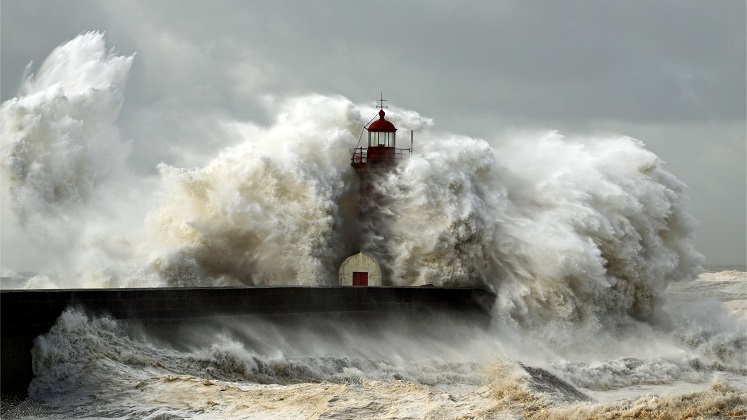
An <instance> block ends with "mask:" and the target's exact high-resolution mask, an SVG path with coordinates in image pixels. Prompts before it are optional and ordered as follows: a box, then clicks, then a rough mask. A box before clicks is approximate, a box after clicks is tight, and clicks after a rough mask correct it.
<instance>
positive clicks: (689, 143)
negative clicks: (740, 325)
mask: <svg viewBox="0 0 747 420" xmlns="http://www.w3.org/2000/svg"><path fill="white" fill-rule="evenodd" d="M746 14H747V12H746V11H745V1H743V0H736V1H727V0H724V1H681V0H676V1H655V2H652V1H624V2H623V1H619V2H600V1H562V2H561V1H552V2H551V1H547V2H545V1H538V2H524V1H485V2H466V1H459V2H457V1H450V2H444V1H441V2H437V1H409V2H394V1H390V2H363V1H358V2H354V1H243V0H242V1H209V2H208V1H89V0H66V1H34V0H10V1H9V0H3V1H2V3H0V19H1V21H0V31H1V32H0V36H1V38H0V41H1V45H0V53H1V62H0V64H1V69H0V70H1V73H0V76H1V77H0V82H1V85H0V89H2V90H1V91H0V94H1V96H2V100H3V101H5V100H7V99H9V98H12V97H14V96H15V95H16V93H17V89H18V86H19V84H20V81H21V78H22V75H23V72H24V69H25V67H26V66H27V64H28V63H29V62H31V61H33V62H34V64H35V65H36V66H38V65H39V64H40V63H41V62H42V61H43V60H44V58H45V57H46V56H47V55H48V54H49V53H50V52H51V51H52V49H54V48H55V47H56V46H58V45H60V44H62V43H64V42H65V41H68V40H70V39H72V38H74V37H75V36H76V35H78V34H79V33H81V32H84V31H90V30H95V31H104V32H105V34H106V42H107V45H108V46H110V47H112V48H113V49H115V50H116V51H118V52H119V53H120V54H123V55H130V54H133V53H136V57H135V62H134V65H133V68H132V72H131V76H130V79H129V82H128V85H127V90H126V93H125V98H126V99H125V107H124V109H123V111H122V113H121V115H120V127H121V129H122V133H123V137H124V138H125V139H128V140H132V142H133V154H132V156H131V159H130V160H131V163H132V165H133V166H134V167H135V168H136V169H137V170H139V171H141V172H143V173H149V172H150V173H154V172H155V167H156V164H157V163H159V162H161V161H167V162H170V163H172V164H177V165H178V164H184V165H188V164H190V163H191V162H194V161H195V159H197V158H195V157H194V156H192V157H190V156H174V155H173V153H172V152H173V150H174V148H173V147H171V145H173V144H177V143H180V142H185V141H191V140H189V139H196V138H199V139H201V140H200V141H199V142H195V144H194V145H191V146H192V147H191V148H189V150H192V151H193V153H195V155H198V156H202V155H205V156H211V155H215V154H216V153H217V151H218V150H219V149H220V148H221V147H223V146H224V145H223V144H219V143H217V142H219V141H220V140H219V139H217V138H216V137H215V136H213V137H211V136H210V130H211V127H212V126H211V124H210V120H211V119H214V118H216V117H223V116H228V117H231V118H235V119H239V120H242V121H256V122H258V123H260V124H264V123H268V122H269V119H270V118H273V116H272V114H271V112H270V111H268V107H267V103H268V102H272V101H273V100H275V99H278V98H284V97H288V96H293V95H305V94H310V93H321V94H326V95H342V96H345V97H347V98H349V99H350V100H352V101H353V102H356V103H371V104H373V100H374V99H375V98H377V97H378V95H379V92H382V91H383V92H384V95H385V96H386V97H387V98H388V99H390V101H391V103H392V104H395V105H397V106H399V107H404V108H408V109H412V110H415V111H417V112H418V113H420V114H421V115H423V116H426V117H430V118H432V119H433V120H434V121H435V124H436V128H438V129H440V130H444V131H450V132H455V133H459V134H465V135H469V136H473V137H479V138H484V139H486V140H488V141H489V142H491V143H495V142H499V141H501V139H502V138H505V136H507V135H510V133H511V132H512V131H514V130H544V129H556V130H559V131H561V132H563V133H566V134H568V135H575V134H592V133H620V134H625V135H629V136H631V137H635V138H638V139H640V140H642V141H643V142H644V143H645V144H646V145H647V147H648V148H649V149H650V150H652V151H654V152H655V153H657V154H658V155H659V156H660V157H661V158H662V159H663V160H664V161H665V162H667V164H666V166H665V167H666V168H667V169H668V170H669V171H671V172H672V173H674V174H675V175H676V176H677V177H678V178H680V179H681V180H682V181H684V182H685V183H686V184H687V185H688V186H689V188H690V197H691V211H692V213H693V214H694V215H695V217H696V218H697V219H698V220H699V221H700V222H701V223H702V225H701V227H700V229H699V231H698V232H699V234H698V236H699V237H698V239H697V242H696V246H697V248H698V249H699V250H700V251H701V252H702V253H704V254H705V255H706V258H707V263H708V264H745V259H747V257H746V256H745V255H746V252H747V251H746V245H745V243H746V242H747V239H746V238H747V226H746V224H747V210H746V208H747V204H746V203H747V169H746V168H747V164H746V159H747V150H746V149H747V146H746V143H747V141H746V135H745V131H746V127H745V115H746V114H747V109H746V108H747V107H746V105H745V101H746V99H745V98H746V95H747V89H746V87H745V85H746V83H745V79H746V76H745V75H746V74H747V70H746V68H745V67H746V64H745V63H746V62H747V58H746V52H745V51H746V47H745V44H746V42H747V41H746V39H747V32H746V30H745V28H746V24H745V21H746V17H745V16H746ZM186 133H189V134H190V135H186ZM194 133H200V134H201V135H200V136H195V135H194ZM156 139H157V141H156ZM180 150H186V149H185V148H180Z"/></svg>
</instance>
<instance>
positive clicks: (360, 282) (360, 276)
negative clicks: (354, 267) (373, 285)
mask: <svg viewBox="0 0 747 420" xmlns="http://www.w3.org/2000/svg"><path fill="white" fill-rule="evenodd" d="M353 286H368V273H367V272H363V273H361V272H360V271H354V272H353Z"/></svg>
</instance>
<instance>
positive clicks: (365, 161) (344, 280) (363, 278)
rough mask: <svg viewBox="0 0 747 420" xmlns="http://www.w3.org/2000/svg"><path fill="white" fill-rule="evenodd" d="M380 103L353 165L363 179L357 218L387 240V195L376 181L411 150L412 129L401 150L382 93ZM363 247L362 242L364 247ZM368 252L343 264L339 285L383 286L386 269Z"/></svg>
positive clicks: (355, 151) (369, 231)
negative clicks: (383, 210) (384, 209)
mask: <svg viewBox="0 0 747 420" xmlns="http://www.w3.org/2000/svg"><path fill="white" fill-rule="evenodd" d="M378 102H379V105H378V106H377V108H379V112H378V115H376V116H374V118H373V119H372V121H373V122H371V123H370V124H368V126H366V127H365V131H366V133H367V136H366V141H367V144H366V145H365V146H360V143H359V145H358V146H359V147H356V148H354V149H353V151H352V157H351V159H350V161H351V162H350V165H351V166H352V167H353V169H354V170H355V172H356V173H357V174H358V179H359V180H360V189H359V200H358V202H359V204H358V221H359V223H360V225H361V226H362V227H363V234H366V235H370V236H372V237H378V238H383V239H384V240H386V237H387V236H388V235H387V229H386V228H387V226H386V223H385V222H384V221H383V218H382V217H381V214H380V213H381V208H382V207H383V205H384V204H383V201H384V197H382V196H381V194H380V193H379V192H378V191H377V188H376V183H377V182H378V181H379V180H380V178H381V177H382V176H384V175H386V174H387V173H389V172H391V171H392V170H394V168H395V167H396V165H397V164H398V163H399V162H400V161H401V160H402V159H403V158H405V157H407V156H409V155H410V154H411V153H412V131H410V148H409V149H403V148H399V149H398V148H397V127H395V126H394V124H392V122H391V121H389V120H387V119H386V112H385V111H384V109H385V108H387V107H386V106H384V102H386V100H385V99H384V97H383V95H382V96H381V99H379V101H378ZM377 117H378V118H377ZM368 246H372V245H370V244H369V245H368ZM364 247H365V245H362V244H361V248H364ZM366 251H367V250H361V251H360V252H358V253H356V254H354V255H351V256H350V257H348V258H347V259H346V260H345V261H344V262H343V263H342V265H341V266H340V271H339V280H340V285H342V286H381V285H382V284H383V283H385V281H386V280H385V279H384V277H385V276H386V270H383V271H382V269H381V266H380V264H379V262H378V261H377V260H376V258H374V257H373V256H372V255H371V254H370V253H368V252H366ZM368 251H370V250H368ZM379 254H381V251H379Z"/></svg>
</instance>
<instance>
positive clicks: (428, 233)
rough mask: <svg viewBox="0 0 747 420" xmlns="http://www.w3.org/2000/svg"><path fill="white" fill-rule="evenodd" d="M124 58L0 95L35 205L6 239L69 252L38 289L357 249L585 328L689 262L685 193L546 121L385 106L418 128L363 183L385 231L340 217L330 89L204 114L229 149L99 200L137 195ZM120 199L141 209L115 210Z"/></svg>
mask: <svg viewBox="0 0 747 420" xmlns="http://www.w3.org/2000/svg"><path fill="white" fill-rule="evenodd" d="M132 59H133V58H132V57H120V56H117V55H116V54H113V53H112V52H111V51H107V50H106V48H105V46H104V43H103V36H102V35H101V34H96V33H88V34H83V35H80V36H79V37H78V38H76V39H74V40H73V41H71V42H69V43H67V44H65V45H63V46H62V47H60V48H59V49H58V50H56V51H55V52H54V53H53V54H52V55H51V56H50V58H49V59H48V60H47V62H45V64H44V65H43V66H42V67H41V68H40V69H39V71H38V73H37V74H36V75H35V76H33V77H31V78H29V79H28V80H27V82H26V83H25V84H24V88H23V89H21V91H20V96H19V97H18V98H14V99H12V100H10V101H7V102H6V103H4V104H3V108H2V109H3V113H4V115H8V118H3V132H8V133H11V135H9V136H5V135H4V136H3V149H2V150H3V159H2V162H3V181H4V182H3V184H4V185H7V186H8V188H9V194H10V196H11V197H13V199H12V200H10V201H11V206H12V208H13V209H14V210H13V211H14V212H15V214H16V216H17V217H18V218H19V220H23V219H24V218H26V219H28V218H29V217H36V216H33V215H38V217H37V219H40V220H41V219H43V217H41V216H42V215H45V217H46V216H48V215H50V214H52V215H53V217H49V218H48V219H49V220H47V221H45V222H40V223H38V224H37V223H33V224H28V223H27V224H26V225H25V226H26V227H18V228H17V229H13V232H14V233H15V235H16V236H17V237H23V236H24V235H26V236H29V237H33V238H37V239H36V240H38V241H39V242H45V241H46V242H50V241H49V239H48V238H46V237H45V236H44V235H41V234H39V233H38V229H37V226H48V229H46V231H47V234H48V236H50V235H51V236H54V235H56V236H57V241H51V242H54V243H57V244H58V246H57V247H50V246H47V247H44V246H40V247H39V248H38V254H37V255H36V256H35V257H36V260H37V261H44V260H46V259H51V260H54V259H58V260H64V261H69V263H68V265H69V267H63V268H64V269H66V270H67V272H65V273H64V274H61V273H53V274H52V276H53V277H54V278H50V280H49V282H51V283H54V284H57V285H60V286H65V285H78V286H84V287H85V286H108V287H116V286H125V285H127V286H136V285H158V284H165V285H182V286H187V285H226V284H249V285H260V284H262V285H279V284H303V285H331V284H336V281H337V280H336V277H337V276H336V271H337V268H338V266H339V264H340V262H342V261H343V260H344V259H345V258H346V257H347V256H349V255H350V254H352V253H353V252H356V251H357V250H359V249H361V248H366V247H368V246H373V247H374V248H375V249H376V251H375V253H378V255H377V256H378V257H379V258H380V260H381V261H382V262H383V263H384V264H385V265H386V268H387V270H388V272H389V273H390V278H389V279H388V282H387V284H389V285H422V284H434V285H436V286H442V285H481V286H484V287H489V288H491V289H493V290H495V291H496V292H497V294H498V304H497V305H496V306H495V308H496V316H497V317H498V318H502V319H504V320H505V322H507V323H508V324H512V323H515V324H518V325H523V326H538V325H548V324H557V323H561V324H567V325H572V324H585V325H591V324H598V325H599V328H602V327H604V326H610V325H614V324H615V323H622V324H625V323H628V322H632V321H631V320H646V319H652V317H654V316H655V314H656V310H657V308H658V307H660V305H659V300H660V298H661V296H662V293H663V291H664V289H665V288H666V286H667V283H668V282H670V281H672V280H675V279H681V278H685V277H687V276H688V275H693V274H694V273H696V272H697V269H698V266H699V263H700V261H701V259H702V257H701V256H700V254H698V253H697V252H696V251H694V250H693V248H692V237H693V234H694V233H693V232H694V225H695V223H694V221H693V219H692V217H691V216H690V215H689V214H688V213H687V210H686V201H687V196H686V187H685V186H684V185H683V184H682V183H681V182H680V181H678V180H677V179H676V178H675V177H674V176H672V175H671V174H670V173H668V172H667V171H666V170H665V169H664V168H663V165H662V162H661V161H660V160H659V159H658V158H657V157H656V156H655V155H654V154H653V153H651V152H649V151H647V150H646V149H645V148H644V146H643V144H642V143H641V142H639V141H637V140H634V139H630V138H627V137H598V138H568V137H564V136H563V135H561V134H559V133H554V132H552V133H545V134H537V135H526V136H521V137H517V138H514V139H512V140H507V141H501V142H498V141H494V144H491V143H489V142H488V141H485V140H482V139H474V138H469V137H465V136H459V135H454V134H449V133H443V132H439V131H436V130H434V129H433V128H432V127H431V126H432V122H431V121H430V120H428V119H427V118H424V117H421V116H419V115H418V114H417V113H415V112H413V111H409V110H401V109H397V108H392V109H390V110H389V111H390V112H389V113H388V117H389V118H391V119H392V121H393V122H394V123H395V124H396V125H397V126H398V127H400V128H401V129H402V130H403V132H404V131H405V130H412V129H417V131H418V135H417V147H416V149H415V152H414V153H413V154H412V156H410V157H409V158H407V159H404V160H403V162H402V163H401V164H400V165H399V166H398V167H397V168H396V170H395V171H393V172H392V173H390V174H388V175H385V176H383V177H382V178H381V179H379V180H377V183H376V188H377V190H378V191H379V192H380V193H381V194H382V196H383V197H384V199H383V200H382V202H381V203H379V204H380V207H381V208H380V213H381V214H382V215H383V216H382V217H384V219H385V222H386V225H387V232H389V233H390V234H389V235H386V236H379V237H376V235H375V234H374V233H375V232H373V231H372V230H370V229H367V227H366V226H361V225H360V224H359V223H358V217H357V201H358V197H357V193H358V191H357V188H358V186H357V182H356V177H355V174H354V171H353V170H352V169H351V168H350V167H349V164H348V163H349V161H350V149H351V148H352V147H354V146H356V144H357V137H358V135H359V134H360V132H361V129H362V126H363V125H364V124H365V122H366V121H367V120H368V116H367V115H362V114H363V111H370V110H371V109H369V108H366V107H357V106H355V105H354V104H352V103H351V102H350V101H348V100H347V99H345V98H343V97H339V96H338V97H326V96H321V95H311V96H305V97H299V98H290V99H286V100H284V101H279V102H278V103H279V104H280V105H279V106H278V108H277V109H274V112H275V113H276V115H277V117H276V119H275V121H274V122H273V123H271V124H270V125H268V126H264V127H263V126H258V125H256V124H253V123H251V122H239V121H232V120H222V121H217V122H216V126H218V127H221V130H220V133H219V134H216V135H222V136H225V137H226V139H227V140H226V141H225V143H226V144H234V146H231V147H228V148H226V149H225V150H223V151H221V152H220V153H219V154H217V156H216V157H215V158H214V159H213V160H212V161H210V162H208V163H207V164H206V165H205V166H203V167H198V168H191V169H189V168H179V167H174V166H172V165H169V164H168V163H163V164H161V165H160V166H159V172H160V180H159V181H158V184H157V185H155V186H154V187H153V188H152V189H150V190H149V189H147V188H140V189H139V190H135V191H139V192H137V193H136V194H134V195H135V196H136V197H135V198H133V196H132V194H130V195H129V196H127V195H126V194H122V195H117V194H112V186H113V185H116V184H117V182H121V180H126V182H127V183H128V185H130V188H129V190H132V189H133V188H137V187H142V186H143V184H138V182H139V180H138V179H136V177H134V176H133V175H132V174H131V173H130V172H128V170H127V168H126V167H123V166H126V165H125V164H126V160H125V159H124V158H123V157H122V156H126V151H125V150H124V149H122V147H123V146H121V144H122V142H121V141H120V140H119V138H118V133H117V127H116V116H117V112H118V109H119V107H120V106H121V100H122V92H123V84H124V80H125V79H126V75H127V71H128V70H129V67H130V65H131V62H132ZM73 69H77V70H78V71H77V72H76V71H73ZM54 80H59V82H58V83H55V82H54ZM68 85H69V86H70V87H67V86H68ZM60 104H63V105H65V106H62V105H60ZM22 105H23V106H22ZM50 109H53V110H55V111H54V112H51V111H49V110H50ZM24 121H25V124H26V125H23V124H21V127H22V128H23V127H25V128H23V129H19V128H17V126H18V124H20V123H21V122H24ZM39 121H41V122H45V123H44V124H41V123H39V124H41V125H39V124H38V123H36V122H39ZM39 127H42V128H44V127H46V128H44V129H43V130H42V129H41V128H39ZM35 130H37V131H39V133H41V134H38V133H37V131H35ZM28 133H37V134H34V135H31V134H28ZM401 137H402V136H400V142H401V141H402V140H403V139H402V138H401ZM190 140H194V139H190ZM134 141H143V140H142V139H135V140H134ZM188 143H191V142H185V144H188ZM32 146H33V147H32ZM29 150H36V152H34V153H31V152H29ZM112 163H113V164H112ZM115 175H116V176H115ZM151 186H152V184H151ZM136 200H139V201H142V202H143V203H147V206H148V208H147V211H146V209H143V208H142V205H141V208H139V209H138V210H139V211H131V210H132V207H133V206H132V202H134V201H136ZM3 201H4V202H5V201H6V200H3ZM3 207H4V211H5V207H6V204H4V205H3ZM118 209H121V211H122V213H126V214H127V216H126V217H128V218H129V219H128V220H129V222H128V223H120V222H121V220H122V217H124V216H123V215H122V214H119V213H118ZM133 214H134V215H135V216H132V215H133ZM137 215H140V216H141V219H140V221H139V223H140V225H139V226H138V225H137V224H136V222H133V220H136V219H135V218H136V217H137ZM125 229H126V230H127V232H123V230H125ZM60 247H63V248H64V250H63V251H62V252H60V251H59V250H58V248H60ZM62 257H64V258H62ZM27 258H32V257H27ZM4 264H7V262H6V260H5V259H4ZM11 264H12V262H11ZM58 267H59V265H58ZM9 268H13V267H9ZM39 283H44V282H41V281H38V282H37V284H39Z"/></svg>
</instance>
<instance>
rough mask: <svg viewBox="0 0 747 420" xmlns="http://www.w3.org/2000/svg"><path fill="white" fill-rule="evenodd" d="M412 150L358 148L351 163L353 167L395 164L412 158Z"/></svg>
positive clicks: (355, 149) (354, 151) (354, 150)
mask: <svg viewBox="0 0 747 420" xmlns="http://www.w3.org/2000/svg"><path fill="white" fill-rule="evenodd" d="M411 153H412V150H411V149H395V148H394V147H356V148H354V149H353V156H352V157H351V159H350V163H352V164H353V166H360V165H366V164H368V163H372V164H379V163H382V164H395V163H397V162H399V161H401V160H402V159H404V158H406V157H408V156H410V154H411Z"/></svg>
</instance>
